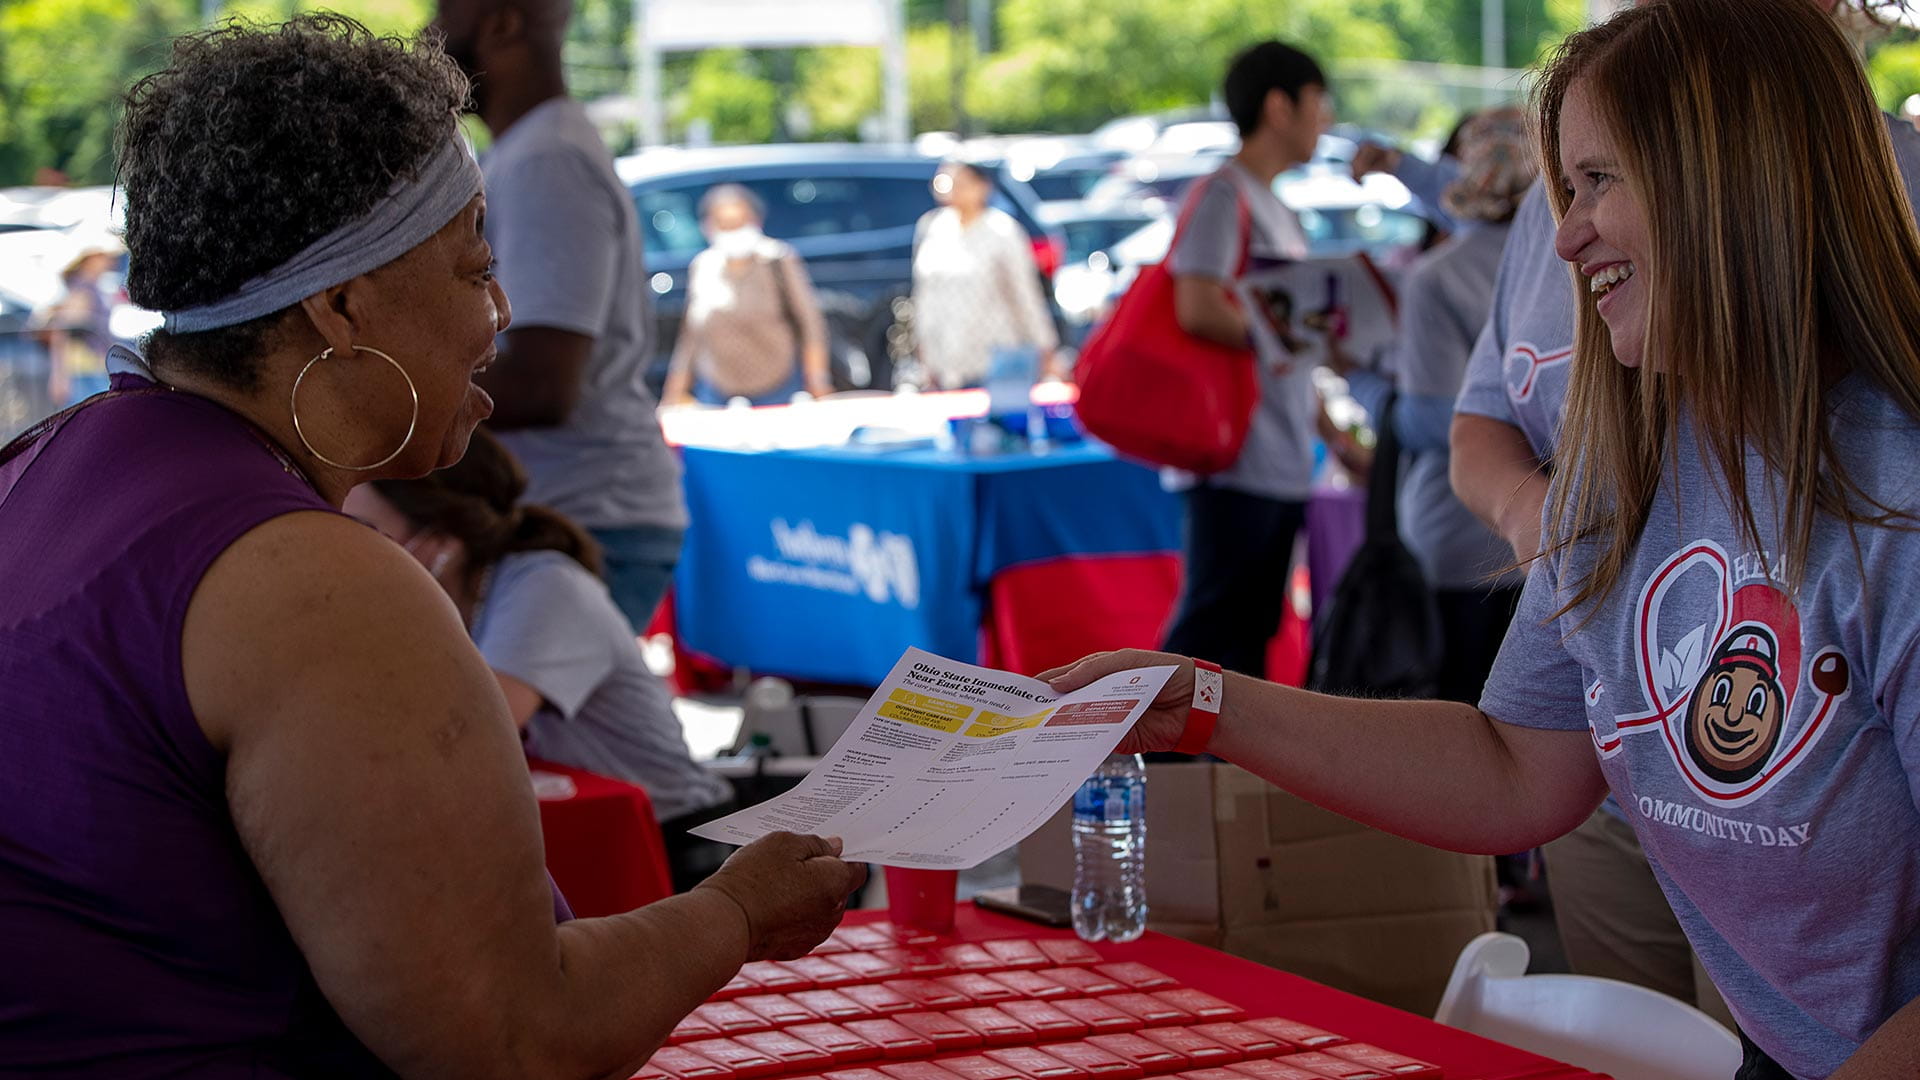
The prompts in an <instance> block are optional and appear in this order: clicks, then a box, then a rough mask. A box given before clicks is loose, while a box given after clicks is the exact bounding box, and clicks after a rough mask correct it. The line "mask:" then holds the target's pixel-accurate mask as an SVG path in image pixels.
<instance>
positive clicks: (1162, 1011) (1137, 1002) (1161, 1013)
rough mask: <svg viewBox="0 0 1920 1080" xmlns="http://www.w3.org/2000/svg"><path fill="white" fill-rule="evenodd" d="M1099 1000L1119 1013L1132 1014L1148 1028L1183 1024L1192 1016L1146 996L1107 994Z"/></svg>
mask: <svg viewBox="0 0 1920 1080" xmlns="http://www.w3.org/2000/svg"><path fill="white" fill-rule="evenodd" d="M1100 1000H1101V1001H1104V1002H1106V1003H1107V1004H1109V1005H1111V1006H1113V1007H1114V1008H1116V1009H1119V1010H1120V1011H1121V1012H1124V1013H1132V1014H1133V1015H1135V1016H1137V1017H1139V1018H1140V1022H1141V1023H1142V1024H1145V1025H1147V1026H1148V1027H1153V1026H1155V1025H1158V1024H1184V1023H1186V1022H1187V1021H1189V1020H1192V1019H1193V1014H1192V1013H1190V1012H1188V1011H1187V1010H1185V1009H1183V1008H1181V1007H1180V1006H1178V1005H1169V1004H1167V1003H1166V1002H1164V1001H1161V1000H1160V999H1159V998H1157V997H1153V996H1151V995H1148V994H1141V993H1133V994H1108V995H1107V996H1106V997H1103V998H1101V999H1100Z"/></svg>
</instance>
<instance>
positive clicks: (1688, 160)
mask: <svg viewBox="0 0 1920 1080" xmlns="http://www.w3.org/2000/svg"><path fill="white" fill-rule="evenodd" d="M1575 83H1579V84H1581V86H1582V87H1583V88H1584V90H1585V91H1586V93H1587V97H1588V99H1589V100H1590V101H1592V102H1593V107H1594V110H1595V112H1596V115H1597V117H1598V120H1599V122H1600V123H1601V124H1602V125H1603V126H1604V127H1605V128H1606V129H1607V130H1608V132H1609V134H1610V135H1611V136H1612V138H1613V141H1614V143H1615V146H1616V148H1617V151H1618V157H1619V159H1620V160H1619V165H1620V169H1621V171H1622V173H1624V178H1623V179H1624V182H1625V184H1626V185H1627V187H1628V188H1629V190H1630V191H1631V193H1632V195H1633V196H1635V197H1637V198H1638V199H1639V200H1640V203H1641V205H1642V206H1643V207H1644V208H1645V212H1646V217H1647V226H1648V237H1649V240H1648V246H1649V248H1650V250H1649V252H1647V255H1648V256H1649V258H1648V259H1647V261H1646V263H1644V264H1642V265H1639V266H1637V267H1636V275H1635V280H1636V282H1637V283H1638V284H1639V286H1640V287H1641V288H1642V289H1644V290H1645V291H1646V294H1647V296H1648V297H1649V298H1650V303H1649V304H1648V306H1647V308H1648V310H1647V326H1646V332H1645V338H1644V340H1645V341H1646V343H1647V344H1646V348H1645V356H1644V357H1643V359H1642V361H1641V364H1640V366H1639V367H1638V368H1628V367H1624V366H1622V365H1621V364H1620V363H1619V362H1618V361H1616V360H1615V358H1614V355H1613V348H1612V343H1611V339H1610V338H1609V335H1608V332H1607V328H1606V325H1605V324H1604V323H1602V322H1601V321H1600V318H1599V315H1598V314H1597V313H1596V311H1595V309H1594V297H1593V296H1592V295H1591V294H1590V293H1589V292H1588V290H1587V288H1586V282H1585V281H1584V280H1581V279H1580V278H1579V275H1578V274H1577V273H1575V274H1574V284H1575V293H1576V294H1577V299H1576V301H1575V309H1576V312H1577V316H1576V322H1577V326H1576V331H1575V335H1574V355H1573V361H1572V369H1571V372H1570V375H1569V387H1568V392H1567V402H1566V408H1565V412H1564V417H1563V420H1562V428H1561V433H1560V439H1559V453H1558V458H1559V466H1560V469H1561V471H1562V476H1561V477H1560V480H1559V482H1558V483H1556V484H1555V485H1554V493H1553V496H1552V500H1551V505H1550V510H1549V514H1548V521H1547V529H1548V539H1547V544H1546V550H1547V551H1548V552H1549V553H1550V554H1552V555H1555V556H1558V555H1562V554H1564V553H1566V552H1567V551H1568V550H1570V549H1571V548H1572V547H1573V546H1574V545H1576V544H1581V545H1583V546H1586V547H1591V548H1592V549H1593V558H1592V560H1591V562H1588V563H1586V569H1585V571H1584V573H1583V574H1581V575H1580V576H1578V577H1575V578H1573V579H1572V580H1569V581H1567V582H1566V584H1567V585H1568V586H1570V588H1571V590H1572V599H1571V600H1570V601H1569V602H1568V604H1567V610H1573V609H1575V608H1578V607H1581V606H1582V605H1584V604H1587V603H1588V602H1590V601H1592V602H1597V601H1600V600H1604V599H1605V598H1606V597H1607V596H1608V595H1609V594H1610V593H1611V592H1612V590H1613V588H1614V586H1615V585H1616V584H1617V583H1618V581H1619V579H1620V577H1621V575H1622V573H1623V572H1624V571H1625V568H1626V566H1627V565H1628V562H1629V560H1630V559H1631V558H1632V554H1633V549H1634V547H1635V545H1636V544H1637V542H1638V540H1639V537H1640V533H1641V531H1642V529H1643V528H1644V527H1645V526H1646V523H1647V517H1648V514H1649V512H1650V510H1651V508H1652V505H1653V500H1654V496H1655V493H1656V491H1657V489H1658V488H1659V485H1660V480H1661V476H1662V474H1663V471H1670V472H1672V473H1675V474H1677V472H1678V471H1679V464H1680V461H1681V458H1682V455H1684V454H1688V453H1696V454H1697V455H1698V458H1697V460H1699V461H1700V462H1701V463H1702V464H1704V465H1705V466H1707V468H1706V470H1705V471H1706V472H1707V473H1708V474H1709V475H1710V476H1711V477H1712V479H1713V482H1714V483H1715V484H1716V485H1717V486H1719V487H1720V489H1721V490H1722V491H1723V492H1724V494H1725V495H1726V497H1727V500H1728V505H1729V507H1730V508H1731V510H1732V512H1733V515H1734V520H1735V522H1736V523H1737V524H1738V525H1739V527H1740V530H1741V533H1742V535H1743V538H1744V539H1745V540H1746V541H1748V542H1750V543H1752V544H1753V545H1754V548H1755V549H1756V550H1759V551H1772V552H1774V553H1775V554H1776V555H1781V556H1784V557H1785V565H1786V567H1787V568H1788V575H1789V577H1790V578H1791V580H1788V581H1784V582H1781V584H1782V585H1784V586H1786V587H1787V588H1789V589H1790V590H1791V589H1797V588H1798V586H1799V585H1800V583H1801V577H1802V575H1803V574H1804V573H1805V568H1806V566H1807V554H1808V548H1809V547H1810V546H1811V544H1812V537H1813V529H1814V523H1815V519H1816V518H1817V517H1818V516H1819V515H1822V514H1825V515H1831V516H1833V517H1835V518H1837V519H1839V520H1841V521H1844V522H1846V523H1847V524H1848V526H1849V528H1851V527H1853V526H1855V525H1860V524H1874V525H1888V524H1895V523H1898V522H1900V521H1902V520H1903V519H1904V520H1905V521H1907V522H1913V521H1914V520H1915V519H1913V518H1912V517H1911V516H1910V515H1908V514H1906V513H1904V512H1902V511H1898V510H1895V509H1894V508H1891V507H1888V506H1885V505H1882V504H1881V503H1880V502H1878V501H1876V500H1875V499H1873V498H1872V497H1871V496H1869V495H1868V494H1867V493H1866V492H1865V491H1864V490H1862V489H1861V487H1860V486H1859V485H1858V484H1856V483H1855V482H1854V480H1853V478H1852V477H1851V476H1849V474H1848V471H1847V468H1846V465H1845V463H1844V462H1842V461H1840V460H1839V458H1838V456H1837V455H1836V453H1835V449H1834V440H1833V434H1832V431H1831V430H1830V427H1829V419H1830V418H1829V405H1830V402H1829V394H1830V392H1831V390H1832V389H1833V387H1834V385H1835V384H1836V383H1837V382H1838V381H1839V380H1840V379H1841V378H1843V377H1844V376H1846V375H1848V374H1853V373H1857V374H1859V375H1861V376H1863V377H1864V378H1866V379H1868V380H1870V381H1871V382H1872V383H1873V384H1874V385H1876V386H1878V387H1879V388H1880V389H1881V390H1882V391H1883V392H1885V393H1886V394H1888V395H1889V396H1890V397H1891V398H1892V399H1893V400H1894V402H1895V403H1896V404H1897V405H1898V406H1899V407H1900V408H1901V409H1902V410H1903V411H1905V412H1906V413H1907V414H1908V415H1909V416H1912V417H1915V418H1917V419H1920V233H1916V231H1915V228H1914V223H1913V218H1912V215H1911V212H1910V211H1909V209H1908V203H1907V199H1906V193H1905V187H1904V186H1903V184H1902V182H1901V179H1900V173H1899V171H1898V169H1897V168H1896V167H1895V164H1894V159H1893V147H1892V144H1891V143H1890V141H1889V140H1888V135H1887V130H1886V126H1885V121H1884V119H1883V117H1882V114H1881V112H1880V110H1879V108H1878V107H1877V106H1876V105H1875V104H1874V101H1873V97H1872V94H1871V93H1870V91H1869V89H1868V86H1867V80H1866V75H1865V73H1864V72H1863V71H1862V70H1861V66H1860V61H1859V59H1858V58H1857V57H1856V56H1855V54H1854V52H1853V51H1852V49H1851V48H1849V46H1848V45H1847V42H1846V40H1845V39H1844V38H1843V37H1842V36H1841V34H1840V32H1839V31H1838V30H1837V29H1836V28H1835V26H1834V25H1833V23H1832V22H1831V21H1830V20H1829V18H1828V17H1827V16H1826V15H1825V14H1823V13H1822V12H1821V11H1820V10H1819V9H1818V8H1817V7H1816V6H1815V5H1813V4H1811V3H1808V2H1807V0H1660V2H1655V3H1651V4H1643V5H1642V6H1640V7H1637V8H1634V9H1630V10H1627V11H1624V12H1622V13H1620V14H1619V15H1616V16H1615V17H1614V18H1612V19H1610V20H1608V21H1607V22H1605V23H1603V24H1601V25H1599V26H1596V27H1593V28H1591V29H1589V30H1586V31H1584V32H1582V33H1579V34H1575V35H1574V36H1572V37H1570V38H1568V39H1567V41H1566V42H1565V43H1564V44H1563V45H1562V46H1561V47H1560V49H1559V50H1558V51H1557V53H1556V54H1555V55H1554V56H1553V58H1552V59H1551V61H1550V62H1549V63H1548V65H1547V68H1546V70H1545V73H1544V75H1543V77H1542V79H1541V81H1540V84H1539V89H1538V92H1537V93H1538V99H1539V104H1540V124H1541V152H1542V160H1543V162H1544V163H1545V168H1546V169H1547V175H1548V176H1549V177H1554V178H1558V177H1560V176H1561V163H1560V137H1559V128H1560V114H1561V110H1562V107H1563V106H1564V105H1565V102H1566V97H1567V93H1568V91H1569V89H1570V88H1571V87H1573V85H1574V84H1575ZM1548 187H1549V190H1550V191H1551V192H1552V193H1553V202H1554V206H1555V208H1556V213H1557V214H1558V215H1559V216H1564V215H1565V214H1566V212H1567V208H1568V206H1569V205H1570V202H1571V196H1570V193H1569V192H1568V191H1567V189H1566V185H1565V183H1564V181H1561V180H1553V181H1550V182H1549V185H1548ZM1682 415H1686V416H1688V417H1690V418H1691V420H1692V424H1693V427H1694V429H1695V430H1696V431H1697V432H1698V434H1699V438H1698V441H1697V446H1692V447H1679V446H1676V445H1675V444H1676V442H1677V437H1678V425H1679V420H1680V417H1681V416H1682ZM1749 451H1757V452H1758V454H1759V457H1760V459H1761V460H1762V461H1764V462H1765V467H1766V471H1767V472H1768V473H1770V474H1771V475H1772V476H1773V477H1776V478H1777V481H1778V482H1777V485H1776V490H1778V491H1779V492H1780V493H1781V497H1780V500H1779V505H1777V506H1773V507H1772V509H1773V510H1774V520H1775V522H1776V523H1777V532H1776V533H1774V534H1773V535H1764V536H1763V535H1762V532H1761V527H1760V524H1759V518H1758V517H1757V516H1756V514H1755V508H1754V506H1753V505H1752V501H1751V500H1750V498H1749V496H1748V491H1749V488H1748V480H1749V477H1748V468H1747V463H1748V458H1747V454H1748V452H1749ZM1588 542H1591V543H1588Z"/></svg>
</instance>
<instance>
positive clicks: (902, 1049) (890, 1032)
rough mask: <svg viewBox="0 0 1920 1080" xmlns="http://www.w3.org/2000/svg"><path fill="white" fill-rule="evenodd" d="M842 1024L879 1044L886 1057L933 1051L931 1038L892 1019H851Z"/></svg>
mask: <svg viewBox="0 0 1920 1080" xmlns="http://www.w3.org/2000/svg"><path fill="white" fill-rule="evenodd" d="M840 1026H841V1027H843V1028H846V1029H847V1030H848V1031H851V1032H853V1033H854V1034H855V1035H858V1036H860V1037H861V1038H863V1039H865V1040H867V1041H868V1042H870V1043H872V1044H874V1045H875V1046H878V1047H879V1048H880V1053H881V1054H882V1055H884V1056H886V1057H890V1058H917V1057H928V1056H930V1055H931V1054H932V1053H933V1042H932V1041H931V1040H929V1039H927V1038H926V1037H925V1036H922V1035H916V1034H914V1033H913V1032H911V1031H908V1030H907V1029H906V1028H903V1027H901V1026H900V1025H899V1024H897V1023H895V1022H893V1021H892V1020H849V1021H847V1022H846V1023H844V1024H842V1025H840Z"/></svg>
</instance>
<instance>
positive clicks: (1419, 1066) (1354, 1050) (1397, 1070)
mask: <svg viewBox="0 0 1920 1080" xmlns="http://www.w3.org/2000/svg"><path fill="white" fill-rule="evenodd" d="M1327 1053H1329V1054H1331V1055H1332V1056H1334V1057H1337V1058H1346V1059H1347V1060H1348V1061H1351V1062H1354V1063H1355V1064H1358V1065H1370V1066H1372V1067H1374V1068H1376V1069H1379V1070H1380V1071H1381V1072H1383V1073H1386V1074H1387V1075H1389V1076H1397V1077H1403V1078H1406V1080H1441V1071H1440V1066H1438V1065H1435V1064H1433V1063H1431V1062H1427V1061H1421V1060H1420V1059H1419V1058H1410V1057H1408V1056H1407V1055H1405V1054H1396V1053H1394V1052H1393V1051H1391V1050H1382V1049H1381V1048H1379V1047H1377V1046H1373V1045H1370V1044H1368V1043H1344V1044H1342V1045H1340V1046H1335V1047H1331V1048H1329V1049H1328V1050H1327Z"/></svg>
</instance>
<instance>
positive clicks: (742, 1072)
mask: <svg viewBox="0 0 1920 1080" xmlns="http://www.w3.org/2000/svg"><path fill="white" fill-rule="evenodd" d="M760 1034H763V1035H764V1034H767V1032H760ZM684 1049H687V1050H690V1051H692V1052H693V1053H696V1054H699V1055H700V1056H701V1057H703V1058H706V1059H707V1060H708V1061H711V1062H714V1063H716V1064H719V1065H724V1066H726V1068H727V1069H728V1070H729V1071H731V1072H732V1073H733V1075H735V1076H741V1077H748V1076H772V1075H774V1074H775V1073H778V1072H782V1071H784V1070H783V1069H782V1068H781V1065H780V1062H779V1060H778V1059H776V1058H774V1057H771V1056H770V1055H767V1054H764V1053H762V1052H760V1051H758V1050H755V1049H754V1048H753V1047H751V1046H748V1045H747V1044H745V1043H743V1042H739V1041H737V1040H734V1039H701V1040H700V1041H699V1042H690V1043H688V1044H687V1045H686V1046H685V1047H684ZM821 1063H822V1064H826V1062H825V1061H824V1060H823V1061H822V1062H821Z"/></svg>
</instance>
